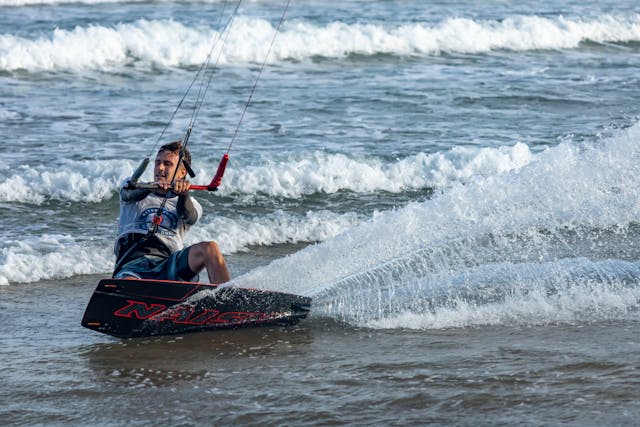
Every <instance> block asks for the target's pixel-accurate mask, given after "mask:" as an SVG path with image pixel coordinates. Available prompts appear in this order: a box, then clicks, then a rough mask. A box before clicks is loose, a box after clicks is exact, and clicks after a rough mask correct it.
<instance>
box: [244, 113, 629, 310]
mask: <svg viewBox="0 0 640 427" xmlns="http://www.w3.org/2000/svg"><path fill="white" fill-rule="evenodd" d="M639 147H640V125H638V124H636V125H634V126H633V127H631V128H629V129H627V130H624V131H619V132H617V133H616V134H615V135H613V136H611V137H608V138H606V139H603V140H600V141H599V142H598V143H594V144H591V145H587V146H577V145H575V144H573V143H562V144H560V145H558V146H556V147H553V148H550V149H548V150H546V151H544V152H542V153H540V154H537V155H535V156H534V158H533V160H532V161H530V162H529V163H528V164H526V165H525V166H523V167H522V168H520V169H518V170H513V171H511V172H508V173H504V174H494V175H489V176H485V177H482V176H477V177H475V179H474V180H473V181H470V182H467V183H466V184H464V185H462V184H454V185H452V186H451V188H449V189H447V190H446V191H444V192H442V193H438V194H435V195H434V197H433V198H432V199H431V200H428V201H425V202H422V203H412V204H410V205H408V206H406V207H404V208H402V209H399V210H397V211H392V212H384V213H380V214H378V215H376V216H375V217H374V218H373V220H371V221H369V222H367V223H364V224H362V225H360V226H357V227H354V228H353V229H350V230H348V231H347V232H344V233H342V234H340V235H338V236H336V237H335V238H333V239H330V240H327V241H325V242H323V243H320V244H318V245H314V246H310V247H307V248H305V249H304V250H302V251H300V252H298V253H296V254H293V255H291V256H289V257H287V258H284V259H281V260H277V261H275V262H273V263H272V264H270V265H269V266H265V267H262V268H259V269H256V270H255V271H253V272H251V273H249V274H247V275H245V276H243V277H241V278H238V279H237V280H236V282H237V283H241V284H242V285H243V286H248V287H261V286H265V284H269V287H271V288H275V289H276V290H281V291H288V292H294V293H301V294H306V295H311V296H316V297H318V298H320V300H325V301H326V300H329V301H334V302H339V301H342V302H344V304H343V306H344V307H343V308H344V310H343V311H341V312H340V314H339V316H342V317H344V318H346V319H357V321H358V323H363V322H367V321H369V320H375V319H376V318H377V317H376V316H379V313H378V312H377V311H376V310H375V308H377V304H379V303H380V301H383V300H384V298H377V299H376V298H373V299H370V298H371V295H382V296H384V295H389V296H390V297H391V298H393V296H394V295H404V296H402V297H400V299H399V300H397V301H396V302H397V304H396V307H397V308H398V309H399V310H401V309H403V307H406V306H407V305H408V304H409V303H410V301H411V298H412V297H415V292H418V293H420V292H421V288H420V286H427V285H428V284H430V283H436V284H437V283H440V282H438V280H440V279H438V278H441V277H445V276H447V275H453V276H455V275H456V274H457V273H460V272H463V271H465V269H468V268H470V267H482V266H487V265H491V264H492V263H495V262H504V263H506V265H509V266H511V268H512V271H511V273H513V272H514V271H517V269H518V268H519V267H518V266H519V265H520V264H521V263H523V262H525V263H534V264H535V263H536V262H540V263H545V262H547V260H552V261H553V260H562V259H578V258H580V257H588V258H589V259H594V260H598V259H601V258H604V257H614V258H615V257H619V258H626V257H633V256H636V255H637V253H638V251H637V248H636V246H635V245H634V243H633V242H634V241H635V239H637V238H638V237H639V236H638V235H637V233H636V232H635V231H634V228H633V224H636V223H637V220H638V218H637V212H640V187H639V186H638V185H637V177H638V176H639V175H640V148H639ZM590 230H596V231H593V232H592V231H590ZM509 274H510V271H506V272H505V277H508V275H509ZM480 277H482V276H480ZM550 277H551V276H550ZM580 280H581V278H580V277H578V278H576V281H577V282H570V285H571V286H573V285H577V284H578V283H579V281H580ZM425 283H426V284H427V285H425ZM421 284H422V285H421ZM632 284H633V285H634V286H636V287H637V286H638V283H637V282H635V283H632ZM470 286H473V283H470ZM408 289H412V290H414V291H412V292H413V293H412V292H407V290H408ZM567 289H568V288H567ZM587 292H589V291H587ZM361 295H364V297H362V298H365V299H364V300H361V299H359V298H361ZM627 302H628V304H629V305H633V304H637V302H636V303H633V302H629V300H627ZM372 307H373V309H372ZM341 310H342V309H341ZM350 310H352V311H350ZM360 310H364V312H365V313H364V314H362V315H361V313H360ZM400 314H401V313H400V312H397V311H396V312H395V313H386V315H385V317H390V316H392V315H400ZM367 316H368V317H367Z"/></svg>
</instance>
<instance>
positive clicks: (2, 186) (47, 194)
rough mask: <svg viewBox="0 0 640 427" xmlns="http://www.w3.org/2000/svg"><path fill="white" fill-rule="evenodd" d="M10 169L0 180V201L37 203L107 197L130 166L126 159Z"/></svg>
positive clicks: (85, 200)
mask: <svg viewBox="0 0 640 427" xmlns="http://www.w3.org/2000/svg"><path fill="white" fill-rule="evenodd" d="M10 172H11V173H12V174H11V175H10V176H7V177H3V178H4V179H3V180H2V182H1V183H0V202H21V203H30V204H36V205H40V204H42V203H44V202H45V201H46V200H49V199H54V200H70V201H74V202H79V201H83V202H93V203H97V202H101V201H103V200H107V199H109V198H111V197H112V196H113V195H114V194H115V192H116V189H117V188H118V185H119V184H120V183H121V182H122V181H123V180H124V179H125V178H126V177H128V176H130V175H131V173H132V172H133V169H132V166H131V163H130V162H128V161H126V160H125V161H120V160H85V161H77V162H67V163H66V164H59V165H58V167H57V168H56V169H50V168H49V167H47V166H28V165H23V166H20V167H17V168H15V169H12V170H11V171H10Z"/></svg>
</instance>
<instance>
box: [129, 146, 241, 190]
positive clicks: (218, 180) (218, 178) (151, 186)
mask: <svg viewBox="0 0 640 427" xmlns="http://www.w3.org/2000/svg"><path fill="white" fill-rule="evenodd" d="M228 162H229V155H228V154H225V155H223V156H222V159H220V164H219V165H218V170H217V171H216V175H215V176H214V177H213V179H212V180H211V182H210V183H209V185H193V184H192V185H190V186H189V190H203V191H218V187H220V186H221V185H222V177H223V176H224V170H225V169H226V168H227V163H228ZM133 187H134V188H143V189H148V190H157V189H159V188H160V186H159V185H158V184H156V183H154V182H140V183H136V184H134V185H133ZM169 190H173V186H170V187H169Z"/></svg>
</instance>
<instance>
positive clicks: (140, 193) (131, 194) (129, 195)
mask: <svg viewBox="0 0 640 427" xmlns="http://www.w3.org/2000/svg"><path fill="white" fill-rule="evenodd" d="M128 185H129V180H127V181H125V183H124V185H123V186H122V187H121V188H120V199H121V200H122V201H123V202H125V203H132V202H139V201H140V200H142V199H144V198H145V197H147V196H148V195H149V194H151V190H148V189H144V188H135V189H132V190H129V189H127V186H128Z"/></svg>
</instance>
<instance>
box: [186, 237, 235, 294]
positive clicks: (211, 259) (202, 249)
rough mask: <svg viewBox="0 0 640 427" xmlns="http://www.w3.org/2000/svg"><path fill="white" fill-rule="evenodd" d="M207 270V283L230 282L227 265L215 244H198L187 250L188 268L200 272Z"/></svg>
mask: <svg viewBox="0 0 640 427" xmlns="http://www.w3.org/2000/svg"><path fill="white" fill-rule="evenodd" d="M205 267H206V268H207V273H208V274H209V281H210V282H211V283H215V284H220V283H224V282H228V281H229V280H231V276H230V275H229V270H228V269H227V264H226V263H225V262H224V257H223V256H222V252H220V248H219V247H218V245H217V244H216V242H200V243H196V244H195V245H193V246H191V247H190V248H189V268H190V269H191V271H194V272H200V271H202V269H203V268H205Z"/></svg>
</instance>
